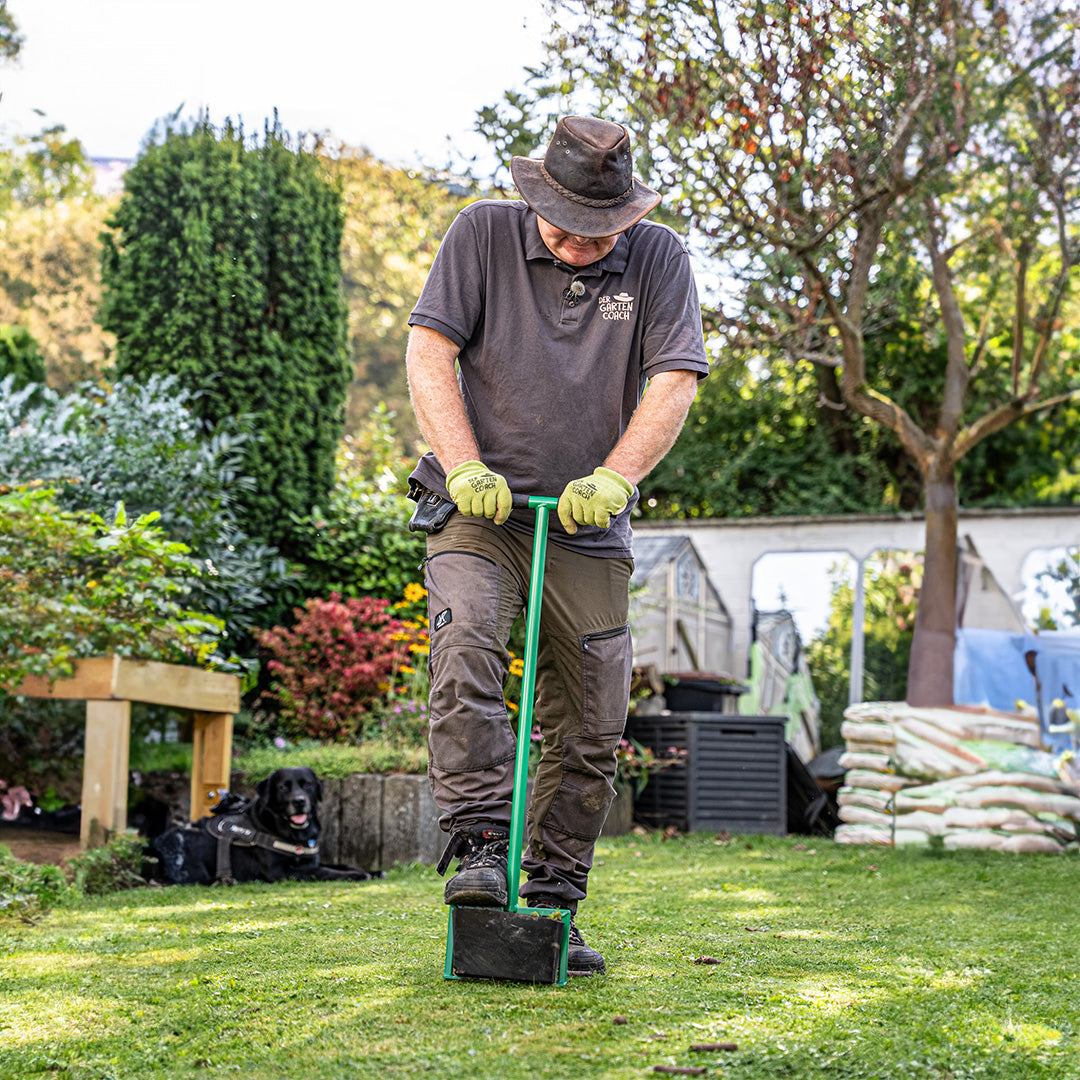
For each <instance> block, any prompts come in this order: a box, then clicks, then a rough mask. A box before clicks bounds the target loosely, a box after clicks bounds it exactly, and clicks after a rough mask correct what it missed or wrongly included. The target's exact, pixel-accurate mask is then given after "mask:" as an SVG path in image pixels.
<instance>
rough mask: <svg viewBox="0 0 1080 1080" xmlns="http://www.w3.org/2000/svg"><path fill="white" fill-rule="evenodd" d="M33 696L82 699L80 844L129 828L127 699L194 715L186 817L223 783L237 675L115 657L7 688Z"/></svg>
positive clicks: (199, 812) (196, 814) (212, 800)
mask: <svg viewBox="0 0 1080 1080" xmlns="http://www.w3.org/2000/svg"><path fill="white" fill-rule="evenodd" d="M12 692H13V693H16V694H25V695H26V696H28V697H35V698H65V699H69V700H70V699H77V700H85V701H86V760H85V764H84V765H83V782H82V824H81V827H80V830H79V840H80V842H81V844H82V846H83V847H84V848H87V847H98V846H100V845H101V844H103V843H105V842H106V840H108V839H109V837H110V836H112V835H114V834H115V833H118V832H123V830H124V829H125V828H126V826H127V792H128V749H129V742H130V739H131V703H132V702H133V701H139V702H144V703H146V704H148V705H165V706H168V707H170V708H174V709H186V710H188V711H190V712H191V713H192V714H193V715H194V720H195V726H194V753H193V756H192V765H191V820H192V821H196V820H198V819H199V818H200V817H203V816H205V815H206V814H209V813H210V808H211V807H212V806H214V805H215V804H216V803H217V798H216V797H215V792H216V791H217V790H218V789H219V788H228V786H229V774H230V762H231V760H232V732H233V715H234V714H235V713H236V712H237V711H238V710H239V708H240V677H239V676H238V675H228V674H225V673H224V672H220V671H204V670H203V669H202V668H193V667H184V666H182V665H180V664H164V663H161V662H160V661H157V660H130V659H127V658H125V657H119V656H103V657H93V658H91V659H88V660H79V661H77V662H76V664H75V673H74V675H72V676H71V678H67V679H57V680H55V681H54V682H52V683H51V684H50V682H49V680H48V679H46V678H43V677H41V676H31V677H29V678H26V679H24V680H23V681H22V682H21V683H19V685H18V686H16V687H15V688H14V689H13V691H12Z"/></svg>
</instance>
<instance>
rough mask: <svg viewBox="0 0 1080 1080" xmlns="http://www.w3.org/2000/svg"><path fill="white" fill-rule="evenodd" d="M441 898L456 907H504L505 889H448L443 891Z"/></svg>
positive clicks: (505, 899)
mask: <svg viewBox="0 0 1080 1080" xmlns="http://www.w3.org/2000/svg"><path fill="white" fill-rule="evenodd" d="M443 900H444V902H445V903H447V904H451V905H454V906H457V907H505V906H506V901H507V891H506V889H503V890H502V892H491V891H490V890H483V889H455V890H454V891H453V892H451V891H450V890H449V889H447V890H446V892H444V893H443Z"/></svg>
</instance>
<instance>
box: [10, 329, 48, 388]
mask: <svg viewBox="0 0 1080 1080" xmlns="http://www.w3.org/2000/svg"><path fill="white" fill-rule="evenodd" d="M8 376H10V377H11V379H12V381H13V384H14V386H15V388H16V389H17V390H21V389H22V388H23V387H24V386H26V385H27V384H28V383H30V384H42V383H44V382H45V357H43V356H42V355H41V349H40V348H39V347H38V343H37V342H36V341H35V340H34V338H33V335H32V334H31V333H30V331H29V330H26V329H25V328H24V327H21V326H2V325H0V379H4V378H7V377H8Z"/></svg>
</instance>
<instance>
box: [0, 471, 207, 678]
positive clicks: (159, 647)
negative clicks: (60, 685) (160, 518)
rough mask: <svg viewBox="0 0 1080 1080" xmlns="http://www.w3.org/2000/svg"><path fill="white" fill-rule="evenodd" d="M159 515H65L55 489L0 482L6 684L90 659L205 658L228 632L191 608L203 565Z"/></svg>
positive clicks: (2, 674)
mask: <svg viewBox="0 0 1080 1080" xmlns="http://www.w3.org/2000/svg"><path fill="white" fill-rule="evenodd" d="M156 520H157V515H156V514H148V515H144V516H142V517H139V518H136V519H135V520H133V521H129V520H128V518H127V515H126V513H125V512H124V509H123V507H122V506H121V507H118V508H117V510H116V513H115V516H114V517H113V518H112V520H111V521H108V522H107V521H106V520H105V519H103V518H102V517H100V516H99V515H97V514H89V513H81V512H68V511H62V510H61V509H60V508H59V507H58V506H57V505H56V502H55V498H54V493H53V492H52V491H50V490H34V489H29V488H18V487H16V488H14V489H8V488H3V487H0V584H2V586H3V589H2V590H0V686H2V685H5V684H7V685H11V684H17V683H18V682H19V681H21V679H22V678H23V677H24V676H26V675H45V676H49V677H56V676H64V675H69V674H71V672H72V670H73V665H74V661H75V660H77V659H79V658H81V657H86V656H104V655H118V656H134V657H140V658H142V659H147V660H166V661H174V662H180V663H198V664H203V663H207V662H209V661H210V660H211V658H212V657H213V655H214V650H215V648H216V646H217V644H218V641H219V636H220V633H221V623H220V621H219V620H217V619H214V618H213V617H212V616H209V615H205V614H202V613H199V612H195V611H190V610H187V609H185V608H183V607H182V606H181V604H180V603H179V598H180V597H182V596H184V595H186V594H188V593H189V592H190V588H191V585H190V583H191V581H192V579H193V578H195V577H197V576H198V573H199V569H198V566H197V565H196V564H195V563H194V562H193V561H192V560H191V559H190V558H189V557H188V554H187V552H188V549H187V548H186V547H185V546H184V545H183V544H179V543H176V542H174V541H170V540H167V539H166V538H165V537H164V535H163V533H162V531H161V529H159V528H158V527H156V525H155V524H154V523H155V521H156Z"/></svg>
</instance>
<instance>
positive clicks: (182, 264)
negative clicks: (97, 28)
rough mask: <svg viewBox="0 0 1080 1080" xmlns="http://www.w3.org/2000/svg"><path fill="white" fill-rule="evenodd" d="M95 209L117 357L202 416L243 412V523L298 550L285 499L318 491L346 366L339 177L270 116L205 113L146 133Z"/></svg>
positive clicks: (293, 506) (104, 313) (325, 479)
mask: <svg viewBox="0 0 1080 1080" xmlns="http://www.w3.org/2000/svg"><path fill="white" fill-rule="evenodd" d="M155 140H156V141H155ZM108 224H109V226H110V228H111V231H110V232H109V233H107V234H106V236H105V238H104V240H105V247H104V256H103V267H102V272H103V299H102V307H101V320H102V325H103V326H104V327H105V328H106V329H107V330H109V331H111V332H113V333H115V335H116V370H117V372H118V373H119V374H121V375H123V374H132V375H135V376H136V377H138V378H143V379H145V378H146V377H147V376H149V375H151V374H153V373H161V374H170V373H173V374H175V375H176V376H177V377H178V378H179V380H180V382H181V384H182V385H183V386H185V387H187V388H188V389H189V390H191V391H193V392H197V393H198V395H199V397H198V399H197V402H196V408H197V409H198V411H199V413H200V415H201V416H202V417H203V418H204V419H205V420H207V421H209V422H210V423H211V424H216V423H217V422H219V421H221V420H224V419H226V418H230V417H235V416H239V415H252V416H254V417H255V418H256V431H257V433H258V436H259V438H258V439H257V440H252V441H251V442H250V443H248V444H246V445H245V447H244V466H243V471H244V472H245V473H246V474H247V475H250V476H251V477H252V478H253V479H254V480H255V485H256V486H255V490H254V491H252V492H244V493H241V505H242V509H243V523H244V526H245V528H246V530H247V532H248V533H249V535H251V536H252V537H253V538H256V539H259V540H263V541H265V542H267V543H270V544H273V545H275V546H277V547H279V548H281V549H282V550H284V551H285V552H286V553H287V554H289V555H294V554H296V552H295V551H294V550H293V548H292V544H291V529H290V520H291V519H290V514H292V513H295V514H304V513H306V512H307V511H308V510H309V509H310V508H311V507H312V506H313V505H316V504H318V503H320V502H322V501H323V500H324V499H325V497H326V495H327V493H328V492H329V491H330V488H331V486H332V484H333V480H334V454H335V450H336V447H337V442H338V439H339V438H340V436H341V433H342V424H343V415H344V404H345V392H346V388H347V386H348V381H349V366H348V361H347V358H346V352H345V307H344V303H343V301H342V294H341V260H340V249H341V234H342V212H341V196H340V193H339V191H338V190H337V188H336V187H335V185H334V184H333V183H332V182H330V180H329V178H328V177H327V175H326V170H325V168H324V166H323V163H322V162H321V161H320V159H319V158H318V157H317V156H316V155H315V154H313V153H311V152H309V151H307V150H305V149H303V148H300V147H295V146H293V145H292V143H291V141H290V140H289V138H288V136H287V135H286V134H285V133H284V132H283V131H282V130H281V129H280V127H279V126H278V125H277V122H276V120H275V122H274V124H273V125H269V124H268V125H267V127H266V130H265V133H264V137H263V139H262V141H261V142H260V143H256V142H254V141H253V140H249V139H247V138H246V137H245V135H244V132H243V130H242V129H237V128H235V127H233V126H232V124H231V123H229V122H226V123H225V125H224V126H223V127H222V129H221V130H220V131H218V130H215V129H214V128H213V127H212V126H211V124H210V123H209V121H207V120H205V119H203V120H201V121H200V122H199V123H198V124H197V125H195V126H194V127H193V129H192V130H190V131H187V130H185V131H176V130H170V129H165V130H164V131H161V132H158V133H157V134H156V136H155V139H151V141H150V142H149V143H148V145H146V146H145V147H144V149H143V152H142V154H141V155H140V157H139V158H138V160H137V161H136V162H135V164H134V165H133V166H132V167H131V169H129V170H128V172H127V174H126V176H125V178H124V194H123V196H122V198H121V200H120V203H119V205H118V207H117V209H116V212H115V213H114V214H113V216H112V217H111V218H110V219H109V221H108Z"/></svg>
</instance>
